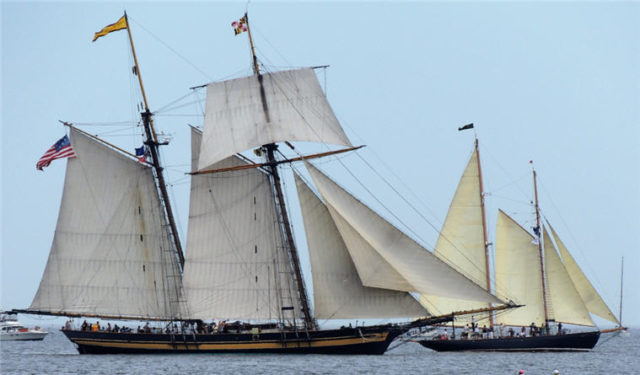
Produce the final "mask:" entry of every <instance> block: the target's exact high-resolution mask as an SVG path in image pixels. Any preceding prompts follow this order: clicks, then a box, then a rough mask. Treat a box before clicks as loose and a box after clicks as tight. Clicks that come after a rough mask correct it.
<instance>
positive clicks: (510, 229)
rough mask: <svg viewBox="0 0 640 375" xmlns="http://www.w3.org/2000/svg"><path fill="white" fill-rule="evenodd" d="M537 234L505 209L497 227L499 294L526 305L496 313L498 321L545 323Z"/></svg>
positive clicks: (496, 271)
mask: <svg viewBox="0 0 640 375" xmlns="http://www.w3.org/2000/svg"><path fill="white" fill-rule="evenodd" d="M533 241H534V237H533V236H532V235H531V234H530V233H529V232H527V231H526V230H525V229H524V228H522V227H521V226H520V225H519V224H518V223H516V222H515V220H513V219H512V218H511V217H509V216H508V215H507V214H505V213H504V212H503V211H502V210H499V211H498V222H497V229H496V255H495V256H496V266H495V282H496V285H500V286H501V288H500V290H499V294H498V295H499V296H500V297H501V298H503V299H505V300H509V299H513V301H514V302H515V303H517V304H520V305H524V306H523V307H519V308H517V309H512V310H509V311H506V312H504V313H502V314H498V315H497V316H496V321H497V322H498V323H503V324H505V325H515V326H528V325H529V324H531V323H532V322H534V323H536V324H537V325H538V326H541V325H542V324H543V323H544V322H545V317H544V305H543V301H542V295H543V293H542V283H541V282H540V275H541V274H542V271H541V270H540V258H539V254H538V247H537V245H535V244H534V243H533Z"/></svg>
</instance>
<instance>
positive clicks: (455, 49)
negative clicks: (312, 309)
mask: <svg viewBox="0 0 640 375" xmlns="http://www.w3.org/2000/svg"><path fill="white" fill-rule="evenodd" d="M247 8H248V11H249V16H250V22H251V27H252V32H253V36H254V39H255V44H256V52H257V55H258V58H259V60H260V62H261V63H262V64H263V69H265V70H270V71H275V70H279V69H284V68H287V67H303V66H320V65H329V67H328V68H326V69H318V70H317V73H318V77H319V80H320V82H321V84H322V85H323V87H324V89H325V91H326V94H327V97H328V99H329V102H330V103H331V105H332V107H333V109H334V111H335V113H336V115H337V117H338V119H339V120H340V122H341V124H342V125H343V127H344V128H345V131H346V134H347V136H348V137H349V138H350V139H351V141H352V143H354V144H365V145H366V146H367V147H365V148H364V149H363V150H361V151H358V153H359V154H358V155H355V154H352V155H344V156H342V157H340V162H337V161H336V160H333V159H329V160H323V161H321V162H320V163H319V164H318V165H319V166H320V167H321V168H322V169H323V170H325V171H326V172H327V173H329V174H330V175H331V176H333V177H334V178H335V179H336V180H337V181H339V182H340V184H341V185H343V186H344V187H345V188H347V189H348V190H349V191H351V192H353V193H354V194H355V195H356V196H358V197H359V198H361V199H362V200H363V201H365V202H366V203H368V204H370V205H371V207H372V208H374V209H375V210H376V211H378V212H380V213H381V214H383V216H385V217H388V218H389V219H390V220H391V221H392V222H393V223H394V224H396V225H397V226H398V227H400V228H402V229H404V230H406V231H407V232H408V233H410V234H411V236H412V237H414V238H416V239H417V240H418V241H420V242H421V243H423V244H425V246H426V247H427V248H429V249H433V245H434V244H435V241H436V239H437V235H438V229H439V228H440V226H441V225H442V221H443V220H444V217H445V215H446V212H447V209H448V206H449V203H450V200H451V198H452V197H453V193H454V192H455V188H456V185H457V183H458V180H459V178H460V175H461V174H462V171H463V169H464V167H465V165H466V162H467V160H468V158H469V156H470V153H471V151H472V149H473V141H474V132H475V134H477V136H478V138H479V142H480V153H481V159H482V168H483V177H484V183H485V191H486V192H487V215H488V219H487V221H488V224H489V235H490V237H491V238H493V236H494V234H495V222H496V215H497V210H498V208H500V209H503V210H504V211H506V212H507V213H508V214H510V215H513V217H514V218H516V219H517V220H518V221H519V222H520V223H521V224H522V225H523V226H525V227H526V228H531V226H532V225H533V224H532V223H533V220H534V216H533V212H534V211H533V208H532V206H531V204H530V201H531V200H532V199H533V198H532V197H533V192H532V177H531V164H530V161H533V165H534V166H535V168H536V171H537V173H538V177H539V180H538V183H539V185H538V188H539V194H540V205H541V207H542V210H543V214H544V215H545V217H546V218H548V219H549V221H550V222H551V223H552V224H553V226H554V228H555V229H556V231H557V232H558V234H559V236H560V237H561V238H562V239H563V241H564V242H565V244H566V245H567V247H568V248H569V250H570V251H571V252H572V254H573V255H574V257H575V258H576V260H577V262H578V263H579V264H580V266H581V267H582V269H583V271H584V272H585V273H586V275H587V276H588V277H589V279H590V280H591V281H592V283H593V284H594V286H595V287H596V289H597V290H598V291H599V292H600V294H601V295H602V296H603V298H604V300H605V301H606V302H607V304H608V305H609V306H610V308H611V309H612V310H613V312H614V313H615V314H616V315H617V314H618V310H619V296H620V262H621V258H622V257H624V262H625V263H624V264H625V273H624V275H625V276H624V285H625V287H624V301H625V302H624V309H623V321H624V323H625V324H626V325H630V326H635V327H637V326H640V314H637V311H639V310H640V292H638V290H637V288H636V287H635V286H637V285H640V272H639V271H640V255H639V250H640V236H638V233H637V232H638V228H640V71H639V70H638V66H640V42H639V38H640V37H639V36H640V23H638V22H637V21H638V19H640V3H638V2H576V1H571V2H337V1H336V2H265V1H255V2H251V3H249V4H248V5H247V3H245V2H180V3H178V2H151V1H149V2H104V3H100V2H90V3H84V2H23V1H21V2H11V1H3V2H2V3H1V17H2V22H1V23H2V75H1V77H2V79H1V82H2V91H1V97H2V101H1V102H2V107H1V110H0V112H1V114H2V133H1V137H2V138H1V139H2V153H1V158H2V159H1V160H2V188H1V189H2V190H1V191H2V194H1V197H2V205H1V207H2V209H1V210H2V234H1V236H2V241H1V243H2V249H1V252H2V255H1V258H0V260H1V263H2V265H1V268H0V270H1V278H0V282H1V284H2V288H1V295H0V308H2V309H11V308H26V307H28V306H29V304H30V303H31V300H32V299H33V296H34V295H35V292H36V290H37V287H38V284H39V282H40V277H41V275H42V272H43V270H44V267H45V264H46V261H47V256H48V253H49V249H50V246H51V241H52V238H53V233H54V230H55V226H56V220H57V212H58V209H59V206H60V199H61V195H62V184H63V181H64V171H65V164H66V163H65V162H64V161H60V160H58V161H54V162H53V163H52V164H51V166H50V167H48V168H46V169H45V170H44V171H43V172H41V171H37V170H36V168H35V163H36V161H37V160H38V159H39V157H40V156H41V155H42V154H43V153H44V152H45V151H46V150H47V149H48V148H49V147H50V146H51V145H52V144H53V143H54V142H55V141H56V140H57V139H59V138H60V137H61V136H62V135H64V134H65V132H66V129H65V127H63V126H62V125H61V124H60V123H59V122H58V120H64V121H70V122H73V123H75V124H78V125H79V126H80V127H81V128H82V129H85V130H88V131H90V132H92V133H96V134H99V135H101V136H102V137H104V138H105V139H107V140H109V141H110V142H113V143H115V144H118V145H119V146H121V147H123V148H125V149H128V150H131V151H133V148H134V147H139V146H140V144H141V139H142V138H141V136H140V128H136V127H135V124H136V123H137V122H138V120H139V114H138V110H137V109H136V102H137V101H138V100H139V99H138V98H139V90H138V88H137V81H135V80H134V79H133V76H132V75H131V74H130V72H131V66H132V65H133V63H132V60H131V54H130V47H129V41H128V39H127V36H126V32H124V31H119V32H116V33H113V34H110V35H107V36H105V37H103V38H100V39H98V41H96V42H94V43H92V42H91V39H92V37H93V34H94V33H95V32H96V31H98V30H100V29H101V28H102V27H103V26H106V25H107V24H110V23H113V22H115V21H116V20H118V18H119V17H121V16H122V14H123V11H124V10H126V11H127V14H128V15H129V18H130V21H131V31H132V34H133V39H134V42H135V47H136V52H137V55H138V60H139V63H140V74H141V75H142V78H143V81H144V84H145V89H146V93H147V97H148V99H149V103H150V107H151V110H152V112H154V113H156V115H155V123H156V127H157V129H158V130H160V131H162V132H164V133H165V134H168V135H170V136H171V137H172V139H171V144H170V145H169V146H167V147H165V148H163V149H162V150H161V151H162V153H163V161H164V164H165V166H166V169H167V180H168V183H169V191H170V194H171V197H172V200H173V205H174V208H175V211H176V212H177V220H178V223H179V227H180V230H179V232H180V237H181V239H182V241H183V242H184V241H185V240H186V233H187V219H188V191H189V184H188V182H189V181H188V178H187V177H186V175H185V172H187V171H188V169H189V167H188V165H189V160H190V154H189V144H190V143H189V137H190V135H189V126H188V125H194V126H200V125H202V100H203V97H204V96H203V92H202V91H201V90H200V91H198V90H196V91H195V92H194V91H193V90H190V87H194V86H198V85H202V84H206V83H208V82H211V81H218V80H222V79H227V78H230V77H239V76H242V75H249V74H251V57H250V52H249V45H248V41H247V37H246V34H242V35H240V36H234V34H233V30H232V28H231V26H230V24H231V22H232V21H235V20H237V19H238V18H240V17H241V16H242V15H243V13H244V12H245V11H246V10H247ZM467 123H474V124H475V129H474V130H473V131H471V130H467V131H464V132H458V131H457V128H458V127H459V126H462V125H464V124H467ZM96 124H102V125H104V126H96ZM305 147H307V146H305ZM303 149H305V148H304V147H303ZM309 150H312V147H310V148H309ZM344 165H346V166H348V168H349V172H347V171H346V170H345V168H344ZM352 174H353V176H352ZM354 176H355V177H356V178H354ZM381 176H382V177H381ZM293 186H294V185H293V183H292V180H291V179H290V180H289V182H288V184H287V190H288V191H289V192H291V191H293V190H292V187H293ZM370 192H371V193H373V194H370ZM288 199H289V200H290V206H291V207H295V208H297V207H296V206H297V203H296V202H295V200H296V198H295V194H289V195H288ZM407 202H408V203H407ZM292 211H296V210H295V209H292ZM292 216H293V222H294V231H295V232H296V237H297V238H298V246H299V247H300V248H302V249H303V250H304V248H305V242H304V237H303V233H302V232H303V231H304V229H303V225H302V222H301V221H300V217H299V213H296V212H293V213H292ZM301 258H302V263H303V266H304V267H303V268H304V272H305V278H306V281H307V284H311V281H310V275H309V267H308V258H307V257H306V255H305V254H304V251H303V254H302V256H301ZM596 322H597V323H599V324H600V325H601V327H607V324H606V323H602V321H600V320H596Z"/></svg>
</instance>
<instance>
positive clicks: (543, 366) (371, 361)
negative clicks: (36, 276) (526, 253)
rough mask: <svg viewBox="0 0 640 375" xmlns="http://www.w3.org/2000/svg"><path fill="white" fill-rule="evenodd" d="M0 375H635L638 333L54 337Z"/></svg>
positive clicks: (11, 355) (8, 353)
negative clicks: (453, 340) (572, 342)
mask: <svg viewBox="0 0 640 375" xmlns="http://www.w3.org/2000/svg"><path fill="white" fill-rule="evenodd" d="M0 345H1V357H0V359H1V362H0V373H2V374H109V375H112V374H517V373H518V370H519V369H524V370H525V371H526V372H525V375H538V374H546V375H551V374H552V373H553V370H555V369H557V370H558V371H560V374H562V375H572V374H576V375H577V374H580V375H584V374H640V330H639V329H634V330H631V331H630V335H629V336H627V337H623V336H613V335H612V334H606V335H603V337H601V339H600V342H599V343H598V345H597V346H596V348H595V349H594V350H593V351H591V352H587V353H436V352H433V351H430V350H427V349H425V348H423V347H422V346H420V345H418V344H415V343H406V344H403V345H401V346H398V347H397V348H395V349H393V350H391V351H389V352H387V353H386V354H385V355H382V356H332V355H269V354H259V355H248V354H233V355H232V354H183V355H82V356H81V355H79V354H78V353H77V351H76V350H75V347H74V346H73V344H71V343H70V342H69V341H68V340H67V339H66V338H65V337H64V335H62V334H61V333H60V332H58V331H56V330H54V329H50V333H49V335H47V337H46V338H45V339H44V340H43V341H40V342H3V343H1V344H0Z"/></svg>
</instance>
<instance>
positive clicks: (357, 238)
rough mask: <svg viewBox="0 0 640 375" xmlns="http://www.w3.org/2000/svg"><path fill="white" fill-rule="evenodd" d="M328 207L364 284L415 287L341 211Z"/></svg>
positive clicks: (390, 287) (386, 286)
mask: <svg viewBox="0 0 640 375" xmlns="http://www.w3.org/2000/svg"><path fill="white" fill-rule="evenodd" d="M327 208H328V209H329V213H330V215H331V217H332V218H333V222H334V224H335V225H336V227H337V228H338V231H339V232H340V235H341V237H342V239H343V241H344V243H345V245H346V246H347V250H348V251H349V255H350V257H351V260H353V263H354V265H355V267H356V270H357V272H358V276H359V277H360V281H361V282H362V285H364V286H369V287H373V288H383V289H390V290H398V291H410V290H414V289H415V288H414V287H413V286H412V285H411V283H410V282H409V281H407V279H406V278H404V276H402V275H401V274H400V273H399V272H398V271H396V269H395V268H393V266H391V264H389V262H387V261H386V260H385V259H384V258H383V257H382V255H380V254H379V253H378V252H377V251H376V249H375V248H374V247H373V246H371V244H369V242H367V240H366V239H365V238H364V237H362V235H361V234H360V233H358V231H357V230H355V229H354V228H353V226H351V224H349V222H347V220H345V219H344V218H343V217H342V216H341V215H340V213H338V212H337V211H336V210H335V209H334V208H332V207H331V206H327Z"/></svg>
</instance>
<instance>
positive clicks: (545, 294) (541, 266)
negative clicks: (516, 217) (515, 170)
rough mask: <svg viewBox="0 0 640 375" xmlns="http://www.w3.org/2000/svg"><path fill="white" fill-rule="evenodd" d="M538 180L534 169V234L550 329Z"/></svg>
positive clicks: (546, 319) (545, 321)
mask: <svg viewBox="0 0 640 375" xmlns="http://www.w3.org/2000/svg"><path fill="white" fill-rule="evenodd" d="M536 178H537V175H536V170H535V169H534V170H533V192H534V197H535V207H536V228H535V231H534V232H535V234H536V236H537V240H538V253H539V256H540V273H541V279H542V303H543V305H544V324H545V325H546V326H547V327H548V326H549V310H548V307H547V288H546V278H545V274H544V261H543V258H542V238H541V233H542V228H541V227H540V206H539V204H538V184H537V181H536Z"/></svg>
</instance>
